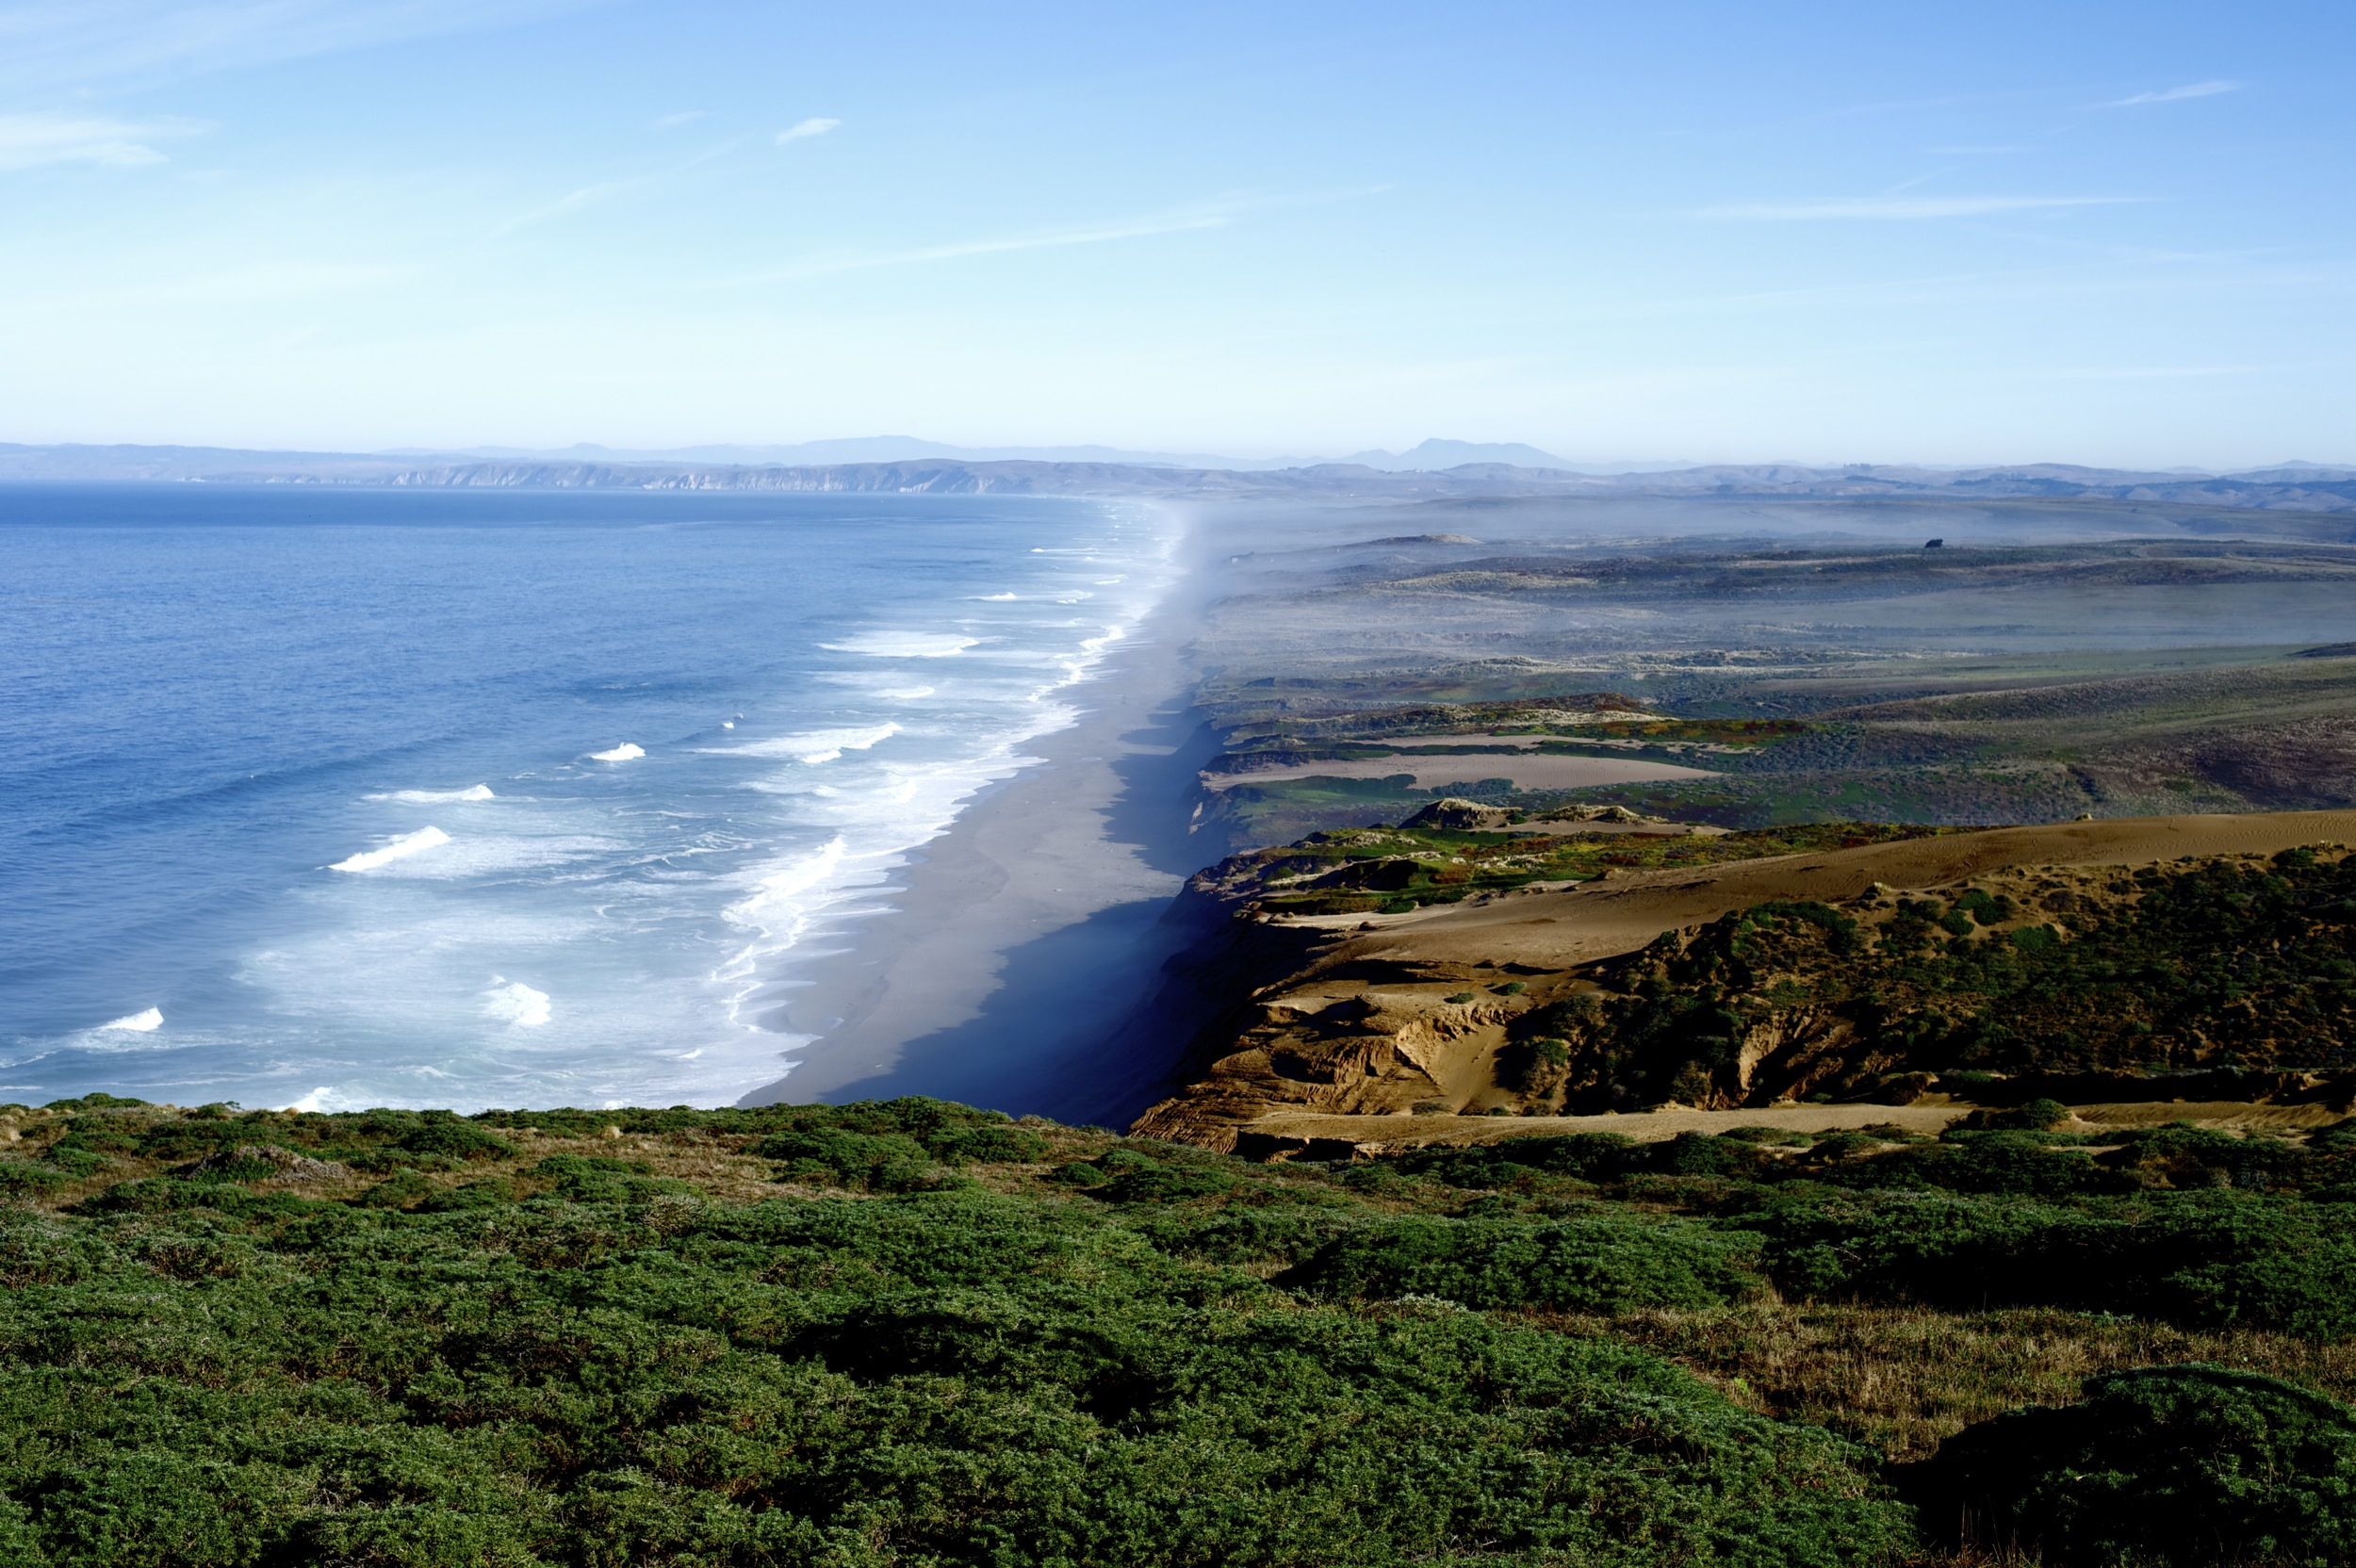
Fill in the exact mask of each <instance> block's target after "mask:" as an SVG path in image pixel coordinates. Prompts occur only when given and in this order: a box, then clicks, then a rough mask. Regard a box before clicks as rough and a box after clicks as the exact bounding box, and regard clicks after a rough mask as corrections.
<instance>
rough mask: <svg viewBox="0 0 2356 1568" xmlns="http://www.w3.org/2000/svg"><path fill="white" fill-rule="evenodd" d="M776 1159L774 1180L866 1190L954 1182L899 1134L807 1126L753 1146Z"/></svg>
mask: <svg viewBox="0 0 2356 1568" xmlns="http://www.w3.org/2000/svg"><path fill="white" fill-rule="evenodd" d="M753 1152H754V1153H756V1154H759V1155H760V1156H761V1157H762V1158H763V1159H770V1160H776V1161H777V1162H778V1164H777V1180H779V1181H781V1182H801V1183H806V1184H810V1185H814V1186H843V1187H854V1188H859V1189H862V1190H865V1191H869V1192H924V1191H929V1190H932V1189H934V1188H938V1187H945V1186H951V1185H954V1184H956V1183H957V1180H958V1178H957V1177H956V1176H954V1175H952V1174H951V1173H950V1172H949V1171H947V1170H946V1169H943V1168H941V1166H940V1164H939V1162H937V1161H935V1160H934V1158H933V1157H932V1155H931V1153H930V1152H928V1151H927V1150H926V1149H925V1148H924V1145H923V1144H921V1143H919V1142H917V1141H916V1140H915V1139H914V1138H912V1137H909V1136H908V1135H906V1134H902V1133H853V1132H846V1131H844V1130H843V1128H841V1127H827V1126H819V1127H810V1128H807V1129H803V1130H801V1131H797V1132H792V1133H777V1134H773V1135H770V1136H768V1137H765V1138H763V1139H761V1141H760V1142H759V1143H757V1144H755V1145H754V1146H753Z"/></svg>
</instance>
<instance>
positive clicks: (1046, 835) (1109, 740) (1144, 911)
mask: <svg viewBox="0 0 2356 1568" xmlns="http://www.w3.org/2000/svg"><path fill="white" fill-rule="evenodd" d="M1191 624H1192V623H1191V613H1190V610H1189V608H1188V607H1187V605H1186V599H1185V596H1184V594H1183V591H1182V592H1180V593H1176V594H1173V595H1172V596H1171V597H1170V600H1168V601H1166V602H1165V604H1164V606H1163V607H1162V608H1161V609H1160V610H1158V611H1157V612H1156V613H1154V614H1153V615H1152V616H1150V617H1149V618H1148V619H1147V620H1146V621H1145V622H1144V623H1143V624H1142V625H1141V626H1140V627H1139V628H1138V629H1137V632H1136V633H1135V634H1134V635H1133V636H1131V637H1130V638H1129V639H1128V640H1126V641H1125V642H1124V643H1123V644H1122V645H1120V646H1119V647H1118V648H1117V649H1116V650H1114V651H1113V653H1112V654H1111V655H1110V656H1108V657H1107V658H1106V660H1105V662H1104V665H1103V666H1102V668H1101V669H1100V671H1099V673H1098V674H1097V675H1096V676H1095V677H1093V678H1091V679H1089V680H1088V681H1087V682H1085V683H1084V684H1082V685H1080V686H1078V687H1075V688H1073V690H1072V697H1073V700H1074V701H1075V702H1076V703H1077V704H1078V705H1080V706H1081V707H1082V708H1083V710H1084V716H1083V717H1082V719H1081V720H1080V722H1079V723H1078V724H1077V725H1075V726H1073V727H1071V728H1069V729H1065V730H1061V731H1058V732H1056V733H1055V734H1052V735H1046V736H1042V737H1040V738H1039V740H1037V741H1035V742H1033V743H1031V744H1030V745H1029V746H1027V747H1026V748H1025V749H1026V750H1028V751H1029V752H1030V753H1031V754H1033V755H1035V756H1038V757H1039V758H1041V759H1042V762H1041V763H1040V765H1039V766H1037V767H1033V768H1030V769H1027V770H1025V771H1024V772H1023V773H1022V774H1020V775H1018V776H1015V777H1014V778H1011V779H1008V780H1006V782H1004V783H1002V784H999V785H997V786H995V787H993V788H992V790H991V791H990V792H989V793H987V794H986V795H984V796H983V798H982V799H980V800H979V801H977V802H976V803H975V804H974V805H973V806H972V807H971V808H969V809H967V810H966V811H965V813H964V814H963V815H962V816H960V817H959V818H958V819H957V823H956V825H954V826H953V827H951V829H950V830H949V831H948V832H947V833H945V834H943V835H942V836H941V838H939V839H936V840H935V841H932V842H931V843H930V844H928V845H926V846H925V847H924V850H923V851H922V852H921V854H920V856H919V858H917V861H916V863H915V864H914V865H913V866H912V867H911V869H910V870H909V872H908V877H907V887H906V890H904V891H902V892H899V893H896V894H894V895H893V896H892V898H891V900H890V904H891V906H892V912H891V913H889V914H886V915H883V916H881V917H879V918H877V919H875V920H872V921H869V922H866V923H864V925H863V927H862V928H861V929H860V930H859V934H858V935H857V936H855V937H854V938H853V939H851V940H850V942H849V943H848V944H846V950H845V951H843V952H841V953H839V954H837V955H835V956H833V957H832V958H831V960H830V961H829V962H828V963H826V964H825V965H824V966H820V968H819V974H818V978H817V980H816V982H815V983H814V984H811V985H809V986H804V987H800V988H795V989H793V990H791V991H788V992H786V993H784V996H783V999H782V1001H781V1004H780V1005H779V1007H778V1008H777V1011H776V1012H775V1013H773V1014H772V1015H771V1026H772V1027H775V1028H778V1029H780V1030H787V1031H791V1032H793V1033H795V1034H815V1035H817V1036H819V1038H818V1039H817V1040H816V1041H815V1042H814V1043H813V1044H811V1045H810V1047H809V1048H808V1049H806V1050H804V1051H802V1052H799V1053H796V1055H798V1058H799V1059H798V1061H797V1062H796V1064H795V1065H794V1067H793V1069H792V1070H791V1071H789V1072H788V1073H786V1074H785V1075H783V1076H782V1077H780V1078H779V1079H778V1080H777V1082H775V1083H773V1084H770V1085H768V1086H765V1087H763V1088H761V1089H759V1090H756V1091H754V1092H753V1093H752V1094H749V1095H747V1096H745V1097H744V1101H743V1102H742V1103H745V1104H766V1103H777V1102H779V1101H793V1102H810V1101H818V1100H826V1101H836V1102H840V1101H845V1100H858V1099H867V1098H889V1097H892V1096H894V1095H904V1094H926V1095H934V1096H938V1097H941V1098H944V1099H954V1100H958V1101H963V1102H967V1103H973V1104H980V1105H988V1106H991V1107H993V1108H997V1109H1003V1110H1007V1111H1011V1112H1015V1113H1017V1114H1021V1113H1025V1112H1039V1113H1040V1114H1044V1115H1051V1116H1055V1117H1057V1118H1059V1119H1066V1120H1076V1121H1087V1120H1108V1121H1109V1120H1111V1119H1116V1118H1119V1117H1121V1116H1122V1115H1123V1114H1124V1113H1125V1112H1129V1111H1133V1110H1134V1109H1135V1108H1137V1106H1138V1105H1139V1104H1141V1103H1142V1099H1145V1098H1151V1081H1152V1080H1153V1077H1154V1075H1155V1074H1156V1073H1157V1071H1158V1070H1160V1068H1162V1067H1165V1066H1166V1065H1167V1064H1166V1057H1167V1051H1166V1050H1164V1051H1162V1052H1161V1053H1159V1054H1156V1053H1155V1052H1154V1051H1153V1049H1152V1048H1151V1047H1150V1045H1149V1043H1148V1042H1145V1041H1142V1040H1136V1041H1125V1042H1123V1043H1124V1044H1127V1045H1129V1046H1131V1047H1132V1048H1133V1049H1131V1050H1130V1051H1128V1052H1127V1053H1125V1054H1124V1055H1125V1057H1126V1059H1124V1055H1116V1054H1114V1053H1113V1051H1112V1049H1111V1048H1108V1046H1107V1045H1106V1039H1107V1037H1108V1036H1109V1035H1111V1034H1112V1033H1114V1031H1115V1029H1116V1026H1117V1025H1119V1024H1120V1023H1121V1020H1122V1017H1123V1015H1125V1014H1126V1013H1127V1012H1128V1011H1130V1010H1131V1009H1132V1008H1134V1007H1135V1005H1136V1004H1137V998H1138V997H1139V996H1141V995H1143V994H1145V993H1146V992H1148V991H1150V990H1151V989H1152V988H1153V979H1154V975H1155V973H1156V972H1157V971H1158V970H1159V968H1160V966H1161V964H1162V962H1163V961H1164V959H1166V958H1167V957H1168V956H1170V953H1171V952H1172V951H1174V950H1175V948H1176V946H1178V945H1179V944H1180V943H1181V942H1182V941H1183V940H1184V933H1182V932H1180V931H1178V930H1177V929H1175V928H1174V927H1171V926H1170V925H1166V924H1164V923H1162V917H1163V915H1164V913H1165V911H1166V910H1167V909H1168V907H1169V904H1170V899H1171V897H1172V896H1173V895H1174V894H1175V893H1176V892H1177V891H1178V890H1179V888H1180V887H1181V886H1182V885H1183V884H1184V882H1185V880H1186V877H1187V876H1188V875H1189V874H1192V873H1193V872H1194V871H1196V870H1197V869H1198V868H1199V865H1200V862H1201V861H1202V859H1203V857H1204V854H1205V852H1204V851H1203V849H1202V848H1201V847H1200V846H1199V845H1197V844H1195V843H1193V842H1191V841H1189V839H1188V837H1187V833H1186V823H1187V819H1188V816H1189V811H1188V808H1187V804H1186V803H1187V799H1188V796H1189V793H1190V792H1191V790H1192V788H1193V785H1194V777H1195V773H1196V770H1197V769H1199V768H1200V767H1201V766H1202V765H1203V762H1204V761H1206V760H1208V759H1209V758H1210V757H1211V756H1212V755H1213V754H1215V753H1216V751H1217V749H1218V748H1217V745H1216V743H1214V742H1213V741H1212V740H1211V738H1210V737H1209V736H1208V735H1207V734H1206V733H1203V732H1202V730H1201V728H1200V726H1199V724H1198V722H1197V720H1196V718H1195V716H1194V714H1193V711H1192V710H1191V708H1190V707H1189V704H1188V692H1189V683H1188V677H1187V673H1186V667H1185V664H1184V662H1183V659H1182V656H1181V645H1182V644H1183V642H1184V639H1185V637H1186V634H1187V631H1188V629H1190V626H1191ZM1082 1053H1086V1054H1088V1062H1087V1064H1086V1070H1083V1071H1066V1070H1064V1068H1065V1067H1066V1066H1067V1065H1068V1064H1072V1062H1073V1060H1074V1058H1075V1057H1077V1056H1078V1055H1080V1054H1082ZM1133 1079H1136V1080H1137V1082H1134V1083H1133V1082H1132V1080H1133Z"/></svg>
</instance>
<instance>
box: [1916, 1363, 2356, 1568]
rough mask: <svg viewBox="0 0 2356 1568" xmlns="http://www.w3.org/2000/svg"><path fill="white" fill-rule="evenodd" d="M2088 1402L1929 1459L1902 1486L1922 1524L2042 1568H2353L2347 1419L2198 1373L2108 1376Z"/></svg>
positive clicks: (2004, 1423)
mask: <svg viewBox="0 0 2356 1568" xmlns="http://www.w3.org/2000/svg"><path fill="white" fill-rule="evenodd" d="M2084 1392H2085V1396H2086V1399H2085V1402H2084V1403H2082V1404H2076V1405H2066V1406H2062V1407H2059V1408H2051V1409H2029V1410H2018V1411H2013V1412H2011V1413H2007V1414H2004V1415H2000V1416H1998V1417H1996V1418H1995V1419H1994V1420H1992V1421H1984V1422H1982V1423H1980V1424H1979V1425H1978V1426H1976V1427H1971V1428H1968V1429H1965V1430H1964V1431H1962V1432H1959V1433H1957V1434H1956V1435H1955V1437H1953V1438H1951V1439H1949V1440H1948V1441H1947V1442H1946V1443H1945V1444H1943V1445H1941V1446H1940V1447H1939V1453H1938V1454H1937V1455H1936V1456H1935V1457H1934V1458H1933V1459H1932V1460H1931V1461H1930V1462H1927V1463H1926V1464H1924V1465H1922V1466H1920V1467H1918V1472H1919V1473H1918V1474H1917V1475H1915V1476H1914V1477H1912V1478H1910V1489H1911V1490H1912V1492H1913V1493H1914V1495H1916V1496H1917V1497H1918V1498H1919V1499H1920V1500H1921V1501H1922V1505H1923V1516H1924V1518H1925V1520H1926V1521H1929V1522H1932V1523H1933V1524H1935V1525H1936V1526H1938V1527H1941V1528H1951V1529H1952V1528H1956V1527H1958V1526H1962V1525H1965V1524H1966V1522H1968V1527H1969V1532H1970V1534H1971V1535H1972V1536H1974V1537H1976V1538H1977V1540H1978V1541H1980V1542H1982V1543H1985V1544H1990V1545H2001V1546H2010V1545H2012V1544H2015V1543H2018V1544H2020V1545H2021V1546H2024V1547H2027V1548H2029V1549H2030V1550H2032V1551H2035V1552H2038V1553H2041V1554H2042V1558H2043V1560H2044V1561H2045V1562H2047V1563H2049V1564H2053V1568H2077V1565H2085V1568H2111V1565H2113V1564H2117V1563H2123V1562H2133V1563H2137V1564H2148V1565H2150V1568H2209V1565H2211V1564H2217V1563H2229V1562H2266V1563H2279V1564H2284V1565H2293V1564H2295V1565H2299V1568H2337V1565H2342V1564H2346V1563H2348V1562H2350V1561H2356V1409H2351V1408H2350V1407H2348V1406H2347V1405H2344V1404H2341V1403H2340V1402H2339V1401H2338V1400H2335V1399H2331V1398H2327V1397H2324V1396H2323V1395H2320V1394H2315V1393H2312V1392H2310V1391H2308V1390H2306V1389H2302V1388H2298V1387H2294V1386H2293V1385H2291V1384H2289V1383H2285V1382H2282V1381H2279V1380H2275V1379H2273V1378H2268V1377H2264V1376H2261V1375H2260V1374H2258V1373H2255V1372H2239V1371H2233V1370H2230V1369H2228V1368H2225V1367H2221V1366H2205V1365H2199V1364H2193V1365H2183V1366H2166V1367H2140V1368H2137V1369H2135V1370H2133V1371H2127V1372H2112V1373H2105V1374H2102V1375H2101V1376H2098V1377H2093V1378H2089V1379H2087V1380H2086V1384H2085V1390H2084ZM1957 1533H1958V1534H1961V1533H1964V1531H1963V1530H1961V1529H1958V1530H1957Z"/></svg>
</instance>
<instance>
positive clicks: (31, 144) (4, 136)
mask: <svg viewBox="0 0 2356 1568" xmlns="http://www.w3.org/2000/svg"><path fill="white" fill-rule="evenodd" d="M204 129H205V127H204V126H203V125H200V124H197V123H195V122H192V121H177V120H162V121H149V122H145V123H143V124H134V123H132V122H129V121H127V120H114V119H109V118H107V117H106V116H104V115H91V114H60V113H46V114H0V170H10V169H39V168H41V167H43V166H44V165H48V164H57V163H80V164H88V165H90V166H92V167H94V168H99V169H138V168H140V167H141V166H143V165H147V164H156V163H163V162H165V161H167V160H166V159H165V157H164V155H163V154H161V153H159V152H157V151H156V150H155V148H154V147H151V146H149V145H148V143H150V142H152V141H160V140H162V139H165V138H167V137H178V136H194V135H197V134H198V133H200V132H202V131H203V130H204Z"/></svg>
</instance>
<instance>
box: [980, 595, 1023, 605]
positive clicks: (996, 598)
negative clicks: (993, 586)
mask: <svg viewBox="0 0 2356 1568" xmlns="http://www.w3.org/2000/svg"><path fill="white" fill-rule="evenodd" d="M974 597H975V598H976V599H978V600H980V601H981V602H982V603H984V604H1012V603H1013V602H1014V596H1013V595H1012V594H976V595H974Z"/></svg>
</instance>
